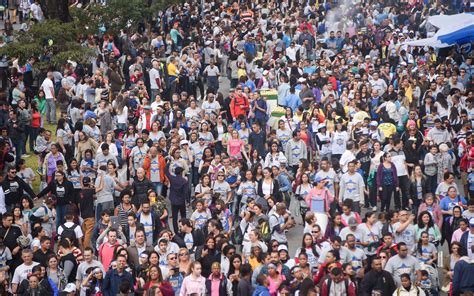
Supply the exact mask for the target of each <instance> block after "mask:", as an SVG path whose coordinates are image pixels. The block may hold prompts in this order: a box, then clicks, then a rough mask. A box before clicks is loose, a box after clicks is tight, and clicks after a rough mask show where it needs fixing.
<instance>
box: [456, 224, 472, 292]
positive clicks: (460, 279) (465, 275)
mask: <svg viewBox="0 0 474 296" xmlns="http://www.w3.org/2000/svg"><path fill="white" fill-rule="evenodd" d="M468 233H469V231H466V232H465V233H464V234H463V238H464V237H466V240H467V235H465V234H468ZM462 240H463V239H462V238H461V241H462ZM469 291H470V292H474V259H470V258H469V257H467V256H464V257H461V259H459V260H458V262H457V263H456V265H454V278H453V285H452V292H453V294H452V295H453V296H458V295H461V293H463V292H469Z"/></svg>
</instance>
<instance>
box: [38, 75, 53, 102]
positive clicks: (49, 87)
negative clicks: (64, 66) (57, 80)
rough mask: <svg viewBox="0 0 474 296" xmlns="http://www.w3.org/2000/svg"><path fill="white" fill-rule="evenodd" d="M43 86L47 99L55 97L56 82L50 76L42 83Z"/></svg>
mask: <svg viewBox="0 0 474 296" xmlns="http://www.w3.org/2000/svg"><path fill="white" fill-rule="evenodd" d="M41 88H42V89H43V91H44V97H45V98H46V99H52V98H54V93H53V92H54V84H53V81H52V80H51V79H49V78H46V79H45V80H44V81H43V83H42V84H41Z"/></svg>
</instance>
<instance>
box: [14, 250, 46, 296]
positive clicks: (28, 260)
mask: <svg viewBox="0 0 474 296" xmlns="http://www.w3.org/2000/svg"><path fill="white" fill-rule="evenodd" d="M21 259H22V260H23V264H21V265H20V266H18V267H17V268H16V269H15V273H14V274H13V279H12V291H13V293H14V294H15V293H16V291H17V288H18V285H19V284H20V283H21V281H23V280H26V279H27V278H28V274H30V273H31V272H32V270H33V267H35V266H36V265H38V264H39V263H38V262H34V261H33V251H32V250H31V249H23V250H22V251H21Z"/></svg>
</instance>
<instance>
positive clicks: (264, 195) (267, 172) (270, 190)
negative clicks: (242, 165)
mask: <svg viewBox="0 0 474 296" xmlns="http://www.w3.org/2000/svg"><path fill="white" fill-rule="evenodd" d="M262 174H263V178H262V179H261V180H260V181H258V185H257V195H258V196H259V197H260V198H261V199H264V200H261V201H262V202H264V201H266V200H267V199H268V198H270V197H272V196H273V197H274V198H276V199H277V200H278V196H279V190H280V187H279V185H278V181H277V180H276V179H275V178H274V177H273V176H272V171H271V169H270V168H264V169H263V171H262ZM264 204H265V203H264Z"/></svg>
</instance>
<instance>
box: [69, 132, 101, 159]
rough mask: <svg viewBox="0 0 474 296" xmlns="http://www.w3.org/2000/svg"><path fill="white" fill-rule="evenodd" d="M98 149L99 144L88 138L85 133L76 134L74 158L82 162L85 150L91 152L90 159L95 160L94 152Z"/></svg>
mask: <svg viewBox="0 0 474 296" xmlns="http://www.w3.org/2000/svg"><path fill="white" fill-rule="evenodd" d="M98 148H99V144H98V143H97V142H96V141H95V140H94V139H93V138H90V137H89V136H88V135H87V133H86V132H84V131H80V132H79V133H78V141H77V147H76V155H75V158H76V159H77V160H81V161H82V160H83V159H84V154H85V152H86V151H87V150H91V151H92V158H95V151H97V149H98Z"/></svg>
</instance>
